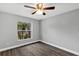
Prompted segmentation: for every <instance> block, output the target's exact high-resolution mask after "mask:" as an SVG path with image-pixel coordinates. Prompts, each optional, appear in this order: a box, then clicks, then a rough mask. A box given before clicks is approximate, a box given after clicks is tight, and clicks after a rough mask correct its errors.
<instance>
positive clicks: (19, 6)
mask: <svg viewBox="0 0 79 59" xmlns="http://www.w3.org/2000/svg"><path fill="white" fill-rule="evenodd" d="M24 5H30V6H35V4H34V3H0V11H1V12H7V13H11V14H16V15H20V16H25V17H29V18H34V19H37V20H41V19H45V18H48V17H51V16H55V15H58V14H61V13H64V12H68V11H72V10H75V9H78V8H79V3H45V4H44V6H55V7H56V8H55V10H48V11H46V14H47V15H45V16H44V15H40V14H34V15H32V14H31V13H32V12H33V11H34V10H33V9H30V8H25V7H24Z"/></svg>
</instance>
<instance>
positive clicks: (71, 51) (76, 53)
mask: <svg viewBox="0 0 79 59" xmlns="http://www.w3.org/2000/svg"><path fill="white" fill-rule="evenodd" d="M41 42H43V43H46V44H48V45H51V46H54V47H57V48H60V49H62V50H65V51H68V52H70V53H73V54H75V55H78V56H79V53H78V52H75V51H73V50H70V49H67V48H64V47H61V46H59V45H55V44H51V43H48V42H45V41H41Z"/></svg>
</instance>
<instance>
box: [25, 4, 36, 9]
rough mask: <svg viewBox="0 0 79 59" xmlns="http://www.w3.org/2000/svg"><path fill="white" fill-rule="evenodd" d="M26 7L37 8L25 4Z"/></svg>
mask: <svg viewBox="0 0 79 59" xmlns="http://www.w3.org/2000/svg"><path fill="white" fill-rule="evenodd" d="M24 7H27V8H32V9H35V7H32V6H28V5H24Z"/></svg>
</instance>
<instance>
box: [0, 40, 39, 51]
mask: <svg viewBox="0 0 79 59" xmlns="http://www.w3.org/2000/svg"><path fill="white" fill-rule="evenodd" d="M38 41H40V40H35V41H31V42H28V43H23V44H19V45H15V46H11V47H7V48H3V49H0V52H2V51H6V50H9V49H13V48H17V47H20V46H23V45H27V44H31V43H35V42H38Z"/></svg>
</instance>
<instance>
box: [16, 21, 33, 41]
mask: <svg viewBox="0 0 79 59" xmlns="http://www.w3.org/2000/svg"><path fill="white" fill-rule="evenodd" d="M17 35H18V39H20V40H22V39H27V38H31V23H26V22H18V23H17Z"/></svg>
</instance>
